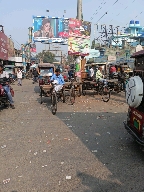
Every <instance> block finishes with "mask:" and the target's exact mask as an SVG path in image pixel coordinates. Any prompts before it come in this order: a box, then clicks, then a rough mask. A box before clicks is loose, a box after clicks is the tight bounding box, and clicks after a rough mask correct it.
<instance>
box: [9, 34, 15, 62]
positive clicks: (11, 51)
mask: <svg viewBox="0 0 144 192" xmlns="http://www.w3.org/2000/svg"><path fill="white" fill-rule="evenodd" d="M7 46H8V60H10V58H11V57H14V55H15V50H14V42H13V41H12V40H11V38H9V37H7Z"/></svg>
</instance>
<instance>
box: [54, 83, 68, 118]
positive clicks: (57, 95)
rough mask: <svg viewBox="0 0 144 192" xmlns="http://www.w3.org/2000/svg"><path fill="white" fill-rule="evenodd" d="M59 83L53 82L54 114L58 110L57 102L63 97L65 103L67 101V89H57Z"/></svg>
mask: <svg viewBox="0 0 144 192" xmlns="http://www.w3.org/2000/svg"><path fill="white" fill-rule="evenodd" d="M56 86H57V84H54V83H52V89H51V103H52V105H51V111H52V114H53V115H55V114H56V112H57V103H58V101H59V100H60V99H61V97H63V98H62V101H63V103H65V90H64V88H62V89H61V90H60V91H58V92H57V91H56V90H55V87H56Z"/></svg>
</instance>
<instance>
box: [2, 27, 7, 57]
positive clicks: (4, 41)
mask: <svg viewBox="0 0 144 192" xmlns="http://www.w3.org/2000/svg"><path fill="white" fill-rule="evenodd" d="M0 59H2V60H8V42H7V36H6V35H5V34H4V33H3V32H1V31H0Z"/></svg>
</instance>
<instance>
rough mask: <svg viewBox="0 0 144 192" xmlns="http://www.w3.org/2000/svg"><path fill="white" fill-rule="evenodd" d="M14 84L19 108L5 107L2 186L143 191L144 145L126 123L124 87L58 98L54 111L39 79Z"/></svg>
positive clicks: (50, 191)
mask: <svg viewBox="0 0 144 192" xmlns="http://www.w3.org/2000/svg"><path fill="white" fill-rule="evenodd" d="M13 88H14V91H15V97H14V101H15V109H11V108H9V109H1V111H0V154H1V155H0V163H1V168H0V192H54V191H56V192H129V191H131V192H142V191H144V185H143V176H142V175H143V173H144V164H143V161H144V154H143V153H144V149H143V148H142V147H140V146H139V145H138V144H137V143H136V142H135V141H134V140H133V139H132V138H131V136H130V135H129V134H128V133H127V131H126V130H125V129H124V126H123V121H124V120H126V115H127V109H128V107H127V104H126V103H125V97H124V93H119V94H117V95H115V94H112V96H111V99H110V101H109V102H108V103H104V102H103V101H101V99H100V97H99V96H98V95H96V96H93V95H86V96H81V97H76V102H75V104H74V105H70V104H68V103H62V102H59V103H58V111H57V113H56V115H52V113H51V110H50V105H51V104H50V99H49V98H44V99H43V100H44V102H43V104H40V96H39V87H38V84H34V85H33V84H32V81H31V80H27V79H25V80H24V81H23V86H17V85H16V84H15V85H13Z"/></svg>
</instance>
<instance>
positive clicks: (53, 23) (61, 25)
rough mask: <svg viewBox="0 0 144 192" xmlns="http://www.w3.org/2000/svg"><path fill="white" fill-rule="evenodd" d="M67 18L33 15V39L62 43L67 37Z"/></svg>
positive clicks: (35, 40)
mask: <svg viewBox="0 0 144 192" xmlns="http://www.w3.org/2000/svg"><path fill="white" fill-rule="evenodd" d="M68 23H69V19H66V18H59V17H52V18H50V17H43V16H37V17H35V16H34V17H33V41H34V42H45V41H47V42H48V43H49V42H50V43H54V42H55V43H63V42H65V39H68Z"/></svg>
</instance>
